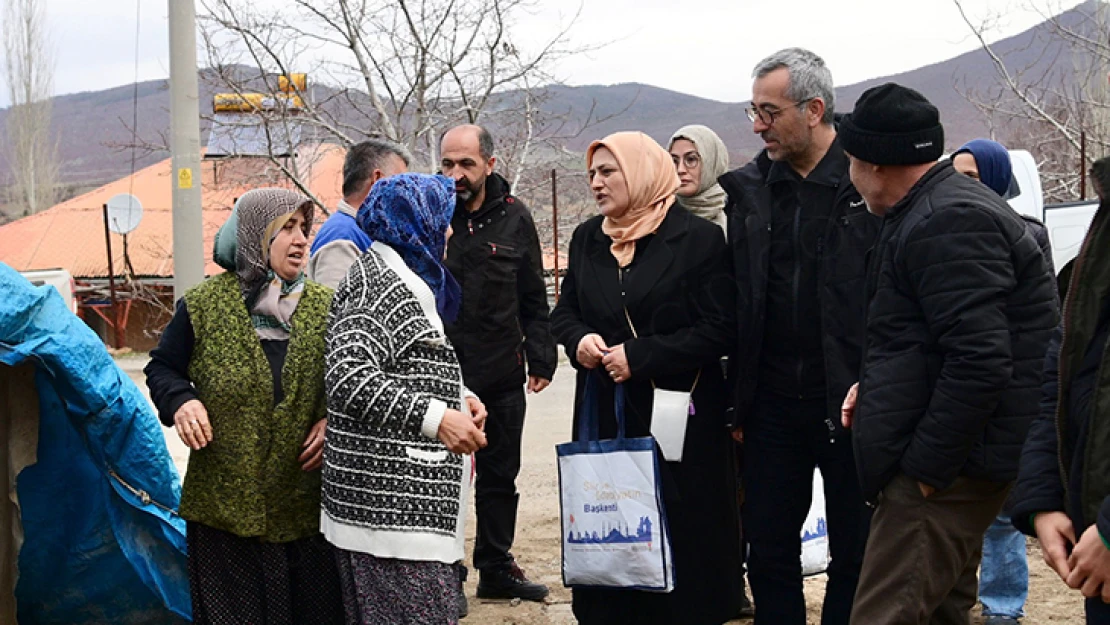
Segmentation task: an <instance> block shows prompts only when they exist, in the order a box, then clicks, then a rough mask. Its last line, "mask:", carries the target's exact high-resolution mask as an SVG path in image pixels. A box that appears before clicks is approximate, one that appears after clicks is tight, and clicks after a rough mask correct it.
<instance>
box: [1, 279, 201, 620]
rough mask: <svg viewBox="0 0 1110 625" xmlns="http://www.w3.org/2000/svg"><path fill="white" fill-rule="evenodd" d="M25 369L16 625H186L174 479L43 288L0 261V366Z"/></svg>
mask: <svg viewBox="0 0 1110 625" xmlns="http://www.w3.org/2000/svg"><path fill="white" fill-rule="evenodd" d="M25 362H30V363H33V364H34V365H35V366H36V369H37V370H36V373H35V382H36V387H37V392H38V398H39V409H40V416H39V419H40V424H39V443H38V459H37V462H36V463H35V464H33V465H31V466H29V467H27V468H26V469H24V470H23V471H22V472H21V473H20V474H19V476H18V481H17V492H18V495H19V502H20V506H21V509H22V518H23V530H24V543H23V547H22V550H21V551H20V554H19V581H18V583H17V585H16V589H15V594H16V601H17V605H18V618H19V623H20V625H32V624H39V623H67V624H82V623H90V624H91V623H120V624H139V623H144V624H145V623H159V624H161V623H183V622H186V619H190V618H191V605H190V601H189V582H188V573H187V568H186V562H187V560H186V552H185V522H184V521H183V520H182V519H181V517H179V516H177V513H176V510H177V505H178V501H179V499H180V495H181V481H180V477H179V476H178V473H177V469H176V468H175V467H174V465H173V460H172V459H171V457H170V454H169V451H168V450H167V449H166V443H165V439H164V438H163V435H162V429H161V425H160V424H159V422H158V419H157V417H156V416H155V414H154V412H153V410H152V409H151V407H150V404H149V403H148V402H147V400H146V398H145V397H144V396H143V394H142V392H141V391H140V390H139V389H138V387H136V386H135V384H134V382H132V381H131V379H130V378H129V377H128V376H127V375H126V374H125V373H124V372H123V371H121V370H120V368H119V367H118V366H117V365H116V364H115V362H113V360H112V358H111V356H109V354H108V352H107V350H105V348H104V344H103V343H102V342H101V341H100V339H99V337H97V336H96V334H95V333H93V332H92V330H91V329H89V328H88V326H86V325H85V323H84V322H83V321H81V320H80V319H79V318H77V317H76V316H75V315H74V314H73V313H72V312H71V311H69V310H68V309H67V308H66V306H65V304H64V302H63V301H62V298H61V296H59V295H58V293H57V291H56V290H54V288H53V287H51V286H42V287H34V286H32V285H31V283H30V282H28V281H27V280H25V279H24V278H23V276H21V275H19V274H18V273H17V272H16V271H14V270H13V269H12V268H11V267H8V266H7V265H5V264H3V263H0V363H4V364H8V365H18V364H21V363H25ZM183 617H184V618H183Z"/></svg>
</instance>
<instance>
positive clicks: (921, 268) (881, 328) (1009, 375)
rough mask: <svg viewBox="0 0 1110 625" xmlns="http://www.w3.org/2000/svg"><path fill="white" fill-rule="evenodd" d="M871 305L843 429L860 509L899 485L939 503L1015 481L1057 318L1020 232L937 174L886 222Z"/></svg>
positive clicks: (992, 203) (967, 182) (992, 202)
mask: <svg viewBox="0 0 1110 625" xmlns="http://www.w3.org/2000/svg"><path fill="white" fill-rule="evenodd" d="M867 294H868V297H869V300H870V303H869V305H868V310H867V336H866V341H865V350H864V358H863V368H862V373H861V381H860V395H859V404H858V407H857V410H856V418H855V423H854V424H853V430H854V436H853V440H854V445H855V451H856V467H857V470H858V471H859V474H860V482H861V486H862V487H863V494H864V496H865V497H867V498H868V499H869V500H874V499H875V497H876V496H877V495H878V493H879V492H880V491H881V490H882V488H883V487H884V486H885V485H886V484H887V482H889V481H890V479H891V478H892V477H894V476H895V475H896V474H897V473H899V472H901V473H905V474H906V475H908V476H910V477H912V478H913V479H915V480H917V481H920V482H923V483H925V484H929V485H931V486H933V487H936V488H938V489H943V488H946V487H948V486H949V485H951V484H952V482H953V481H955V479H956V478H957V477H958V476H960V475H964V476H968V477H972V478H977V479H985V480H991V481H996V482H1009V481H1011V480H1013V479H1014V478H1015V477H1016V475H1017V463H1018V455H1019V453H1020V450H1021V445H1022V443H1023V442H1024V440H1025V434H1026V431H1027V430H1028V428H1029V422H1030V421H1031V420H1032V418H1033V416H1034V415H1035V414H1036V412H1037V398H1038V396H1039V382H1040V375H1041V369H1042V366H1043V364H1044V355H1045V350H1046V349H1047V347H1048V340H1049V336H1050V334H1051V332H1052V329H1053V328H1054V327H1055V326H1056V321H1057V310H1058V306H1057V303H1056V295H1055V285H1054V284H1053V280H1052V273H1051V271H1050V270H1049V269H1048V265H1047V263H1046V262H1045V259H1044V255H1043V254H1042V253H1041V251H1040V248H1039V247H1038V245H1037V242H1036V241H1035V240H1034V238H1033V236H1032V235H1031V234H1030V232H1029V230H1028V229H1027V228H1026V226H1025V223H1024V222H1023V221H1022V219H1021V218H1020V217H1019V216H1018V215H1017V213H1015V212H1014V211H1013V209H1011V208H1010V207H1009V206H1008V205H1007V204H1006V203H1005V202H1004V201H1003V200H1002V199H1001V198H999V197H998V196H997V195H996V194H995V193H993V192H992V191H991V190H990V189H989V188H987V187H986V186H984V185H983V184H982V183H980V182H977V181H975V180H972V179H971V178H968V177H967V176H963V175H960V174H959V173H958V172H956V170H955V169H953V167H952V164H951V163H950V162H943V163H940V164H938V165H936V166H934V167H933V168H932V169H930V170H929V172H927V173H926V174H925V175H924V176H923V177H922V178H921V180H919V181H918V183H917V184H916V185H915V186H914V187H913V188H912V189H911V190H910V192H909V193H908V194H907V195H906V197H905V198H903V199H902V200H901V201H900V202H899V203H898V204H896V205H895V206H894V207H892V208H891V209H890V211H889V212H888V213H887V215H886V216H885V217H884V219H883V226H882V229H881V231H880V234H879V241H878V243H877V244H876V245H875V248H874V250H873V251H872V253H871V259H870V266H869V268H868V273H867Z"/></svg>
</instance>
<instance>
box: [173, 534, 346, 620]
mask: <svg viewBox="0 0 1110 625" xmlns="http://www.w3.org/2000/svg"><path fill="white" fill-rule="evenodd" d="M186 540H187V542H188V545H189V590H190V592H191V594H192V598H193V622H194V623H196V624H197V625H243V624H245V623H251V624H252V625H341V624H342V623H343V601H342V595H341V593H340V589H339V575H338V571H337V569H336V564H335V552H334V547H332V546H331V545H330V544H329V543H328V542H327V541H326V540H324V537H323V535H316V536H311V537H309V538H302V539H300V540H295V541H292V542H288V543H264V542H262V541H260V540H258V539H257V538H243V537H241V536H236V535H234V534H230V533H228V532H225V531H222V530H218V529H215V528H212V527H209V526H207V525H203V524H201V523H194V522H192V521H189V523H188V527H187V534H186Z"/></svg>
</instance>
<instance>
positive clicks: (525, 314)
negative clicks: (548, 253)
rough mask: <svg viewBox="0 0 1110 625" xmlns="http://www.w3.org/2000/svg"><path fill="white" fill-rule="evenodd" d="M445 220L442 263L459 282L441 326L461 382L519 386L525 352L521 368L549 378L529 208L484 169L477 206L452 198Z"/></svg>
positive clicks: (550, 342) (550, 344) (539, 263)
mask: <svg viewBox="0 0 1110 625" xmlns="http://www.w3.org/2000/svg"><path fill="white" fill-rule="evenodd" d="M451 227H452V228H453V229H454V231H455V233H454V236H452V237H451V241H450V242H449V243H448V245H447V261H446V265H447V269H448V270H449V271H450V272H451V275H453V276H454V277H455V279H456V280H458V282H459V285H460V286H461V287H462V308H461V310H460V312H459V316H458V318H457V319H456V320H455V322H454V323H450V324H447V326H446V331H447V336H448V338H450V339H451V344H452V345H453V346H454V348H455V352H456V353H457V354H458V357H459V362H460V363H462V369H463V379H464V380H465V381H466V385H467V387H469V388H470V389H471V390H473V391H474V392H475V393H478V394H479V395H480V394H482V393H483V392H500V391H506V390H510V389H512V388H519V387H520V386H521V385H522V384H523V383H524V379H525V369H524V363H525V358H527V361H528V375H534V376H538V377H541V378H544V379H547V380H550V379H551V378H552V376H554V375H555V368H556V366H557V365H558V361H557V357H556V354H555V340H554V339H553V338H552V337H551V326H550V322H549V320H548V305H547V285H546V284H545V282H544V279H543V256H542V254H541V251H540V242H539V237H538V236H537V234H536V224H535V223H534V222H533V221H532V214H531V213H529V212H528V209H527V207H525V206H524V203H523V202H521V201H520V200H518V199H517V198H515V197H513V196H512V195H511V194H510V189H509V183H508V182H506V181H505V179H504V178H502V177H501V176H499V175H497V174H492V175H490V176H489V177H488V178H487V179H486V196H485V201H484V202H483V203H482V206H481V207H480V208H479V209H478V210H477V211H475V212H473V213H469V212H467V210H466V208H465V207H464V206H463V204H462V202H460V203H459V205H458V207H457V208H456V209H455V215H454V217H453V218H452V220H451Z"/></svg>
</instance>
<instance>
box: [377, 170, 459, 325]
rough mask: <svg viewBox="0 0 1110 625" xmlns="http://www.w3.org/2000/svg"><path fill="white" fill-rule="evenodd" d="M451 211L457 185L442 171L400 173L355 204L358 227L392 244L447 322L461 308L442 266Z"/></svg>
mask: <svg viewBox="0 0 1110 625" xmlns="http://www.w3.org/2000/svg"><path fill="white" fill-rule="evenodd" d="M454 212H455V184H454V182H452V181H451V180H450V179H449V178H445V177H443V176H429V175H427V174H399V175H396V176H390V177H388V178H383V179H382V180H379V181H378V182H376V183H374V186H373V187H372V188H371V189H370V195H368V196H367V197H366V200H365V201H364V202H363V203H362V206H361V207H360V208H359V209H358V216H357V217H356V221H357V222H358V226H359V228H362V231H363V232H365V233H366V234H367V236H369V237H370V238H371V239H372V240H374V241H380V242H381V243H384V244H386V245H388V246H389V247H391V248H393V249H394V251H396V252H397V254H399V255H400V256H401V258H402V259H404V261H405V264H406V265H408V268H409V269H411V270H412V271H413V273H415V274H416V275H418V276H420V277H421V278H422V279H423V280H424V282H425V283H426V284H427V285H428V287H429V288H431V289H432V293H434V294H435V298H436V310H437V311H438V312H439V315H440V317H441V318H442V319H443V320H444V321H445V322H448V323H450V322H452V321H454V320H455V317H456V316H458V313H459V304H460V302H461V300H462V289H461V288H459V283H458V282H456V281H455V278H454V277H453V276H452V275H451V273H450V272H449V271H447V268H446V267H444V266H443V252H444V249H445V247H446V245H447V226H448V225H450V223H451V215H452V214H454Z"/></svg>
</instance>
